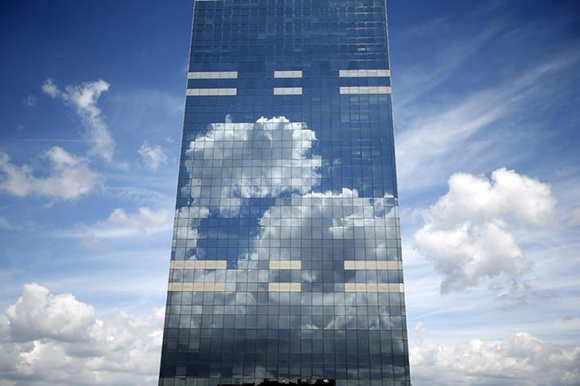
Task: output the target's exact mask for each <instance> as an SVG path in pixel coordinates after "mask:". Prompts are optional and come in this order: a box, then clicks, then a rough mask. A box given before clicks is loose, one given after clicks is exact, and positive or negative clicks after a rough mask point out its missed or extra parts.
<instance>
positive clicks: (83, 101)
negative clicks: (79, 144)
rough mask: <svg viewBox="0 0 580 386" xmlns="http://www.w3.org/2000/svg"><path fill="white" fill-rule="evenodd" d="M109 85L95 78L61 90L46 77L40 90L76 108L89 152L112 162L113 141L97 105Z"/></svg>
mask: <svg viewBox="0 0 580 386" xmlns="http://www.w3.org/2000/svg"><path fill="white" fill-rule="evenodd" d="M109 86H110V85H109V83H107V82H105V81H104V80H97V81H95V82H85V83H82V84H80V85H75V86H66V87H65V89H64V91H61V90H60V89H59V88H58V87H57V86H56V84H55V83H54V81H53V80H52V79H47V80H46V82H44V84H43V85H42V91H43V92H44V93H45V94H47V95H50V96H51V97H52V98H58V99H62V100H63V101H64V102H65V103H66V104H67V105H69V106H72V107H73V108H74V109H75V110H76V113H77V115H78V116H79V117H80V118H81V120H82V122H83V124H84V125H85V126H86V127H87V132H86V133H85V140H86V141H87V143H88V144H89V146H90V150H89V154H91V155H95V156H98V157H101V158H103V159H104V160H105V161H107V162H112V161H113V156H114V153H115V141H114V140H113V137H112V136H111V133H110V132H109V129H108V128H107V124H106V123H105V121H104V120H103V117H102V113H101V109H100V108H99V107H98V106H97V102H98V100H99V98H100V96H101V94H102V93H103V92H105V91H108V90H109Z"/></svg>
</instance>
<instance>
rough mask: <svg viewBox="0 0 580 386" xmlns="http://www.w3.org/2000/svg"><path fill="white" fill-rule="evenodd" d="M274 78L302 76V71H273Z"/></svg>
mask: <svg viewBox="0 0 580 386" xmlns="http://www.w3.org/2000/svg"><path fill="white" fill-rule="evenodd" d="M274 78H302V71H274Z"/></svg>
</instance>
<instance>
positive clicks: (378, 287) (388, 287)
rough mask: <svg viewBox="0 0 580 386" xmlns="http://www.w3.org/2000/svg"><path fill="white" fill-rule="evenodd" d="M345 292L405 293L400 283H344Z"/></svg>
mask: <svg viewBox="0 0 580 386" xmlns="http://www.w3.org/2000/svg"><path fill="white" fill-rule="evenodd" d="M344 292H370V293H387V292H397V293H398V292H403V284H400V283H344Z"/></svg>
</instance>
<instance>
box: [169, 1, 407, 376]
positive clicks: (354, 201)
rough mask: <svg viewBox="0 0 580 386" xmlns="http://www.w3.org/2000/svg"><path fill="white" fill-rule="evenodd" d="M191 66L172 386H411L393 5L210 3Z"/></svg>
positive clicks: (203, 7) (175, 271) (173, 296)
mask: <svg viewBox="0 0 580 386" xmlns="http://www.w3.org/2000/svg"><path fill="white" fill-rule="evenodd" d="M190 54H191V57H190V66H189V73H188V77H187V91H186V95H187V96H186V112H185V123H184V133H183V145H182V152H181V163H180V171H179V184H178V196H177V206H176V215H175V228H174V236H173V246H172V253H171V265H170V277H169V286H168V297H167V314H166V320H165V329H164V337H163V353H162V359H161V373H160V385H162V386H185V385H188V386H189V385H195V386H202V385H203V386H214V385H238V384H240V385H241V384H252V385H258V384H262V383H264V382H265V381H271V382H279V383H281V384H283V383H284V382H288V383H289V382H292V383H294V384H300V383H301V384H314V382H316V381H317V380H318V381H319V382H325V380H327V381H328V383H329V384H331V383H332V384H336V385H343V386H347V385H348V386H355V385H356V386H363V385H365V386H366V385H393V386H394V385H409V384H410V380H409V364H408V348H407V332H406V322H405V305H404V296H403V275H402V261H401V242H400V232H399V218H398V206H397V184H396V175H395V157H394V144H393V125H392V103H391V83H390V67H389V54H388V46H387V20H386V4H385V0H217V1H216V0H197V1H195V4H194V17H193V32H192V41H191V51H190ZM308 382H310V383H308Z"/></svg>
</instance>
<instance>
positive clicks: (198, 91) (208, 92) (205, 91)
mask: <svg viewBox="0 0 580 386" xmlns="http://www.w3.org/2000/svg"><path fill="white" fill-rule="evenodd" d="M237 94H238V89H236V88H188V89H187V92H186V93H185V95H187V96H235V95H237Z"/></svg>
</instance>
